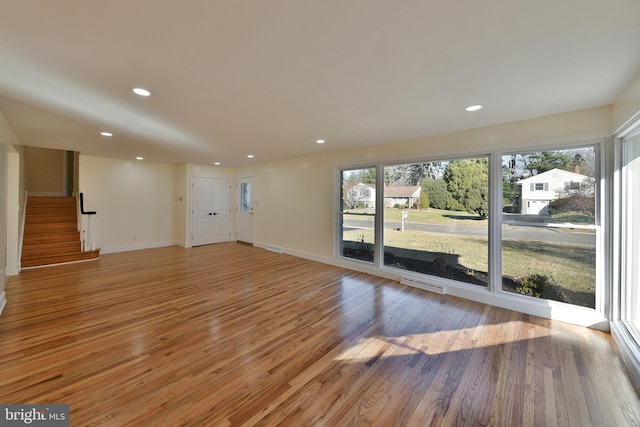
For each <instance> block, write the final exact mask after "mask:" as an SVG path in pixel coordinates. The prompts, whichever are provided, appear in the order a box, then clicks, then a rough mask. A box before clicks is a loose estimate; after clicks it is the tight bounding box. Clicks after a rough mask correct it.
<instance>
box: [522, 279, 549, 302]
mask: <svg viewBox="0 0 640 427" xmlns="http://www.w3.org/2000/svg"><path fill="white" fill-rule="evenodd" d="M519 282H520V286H518V287H517V288H516V292H517V293H519V294H522V295H527V296H530V297H536V298H541V297H542V295H543V294H544V290H545V287H547V285H549V284H550V283H551V280H550V279H549V278H548V277H547V276H545V275H544V274H530V275H528V276H525V277H523V278H521V279H520V280H519Z"/></svg>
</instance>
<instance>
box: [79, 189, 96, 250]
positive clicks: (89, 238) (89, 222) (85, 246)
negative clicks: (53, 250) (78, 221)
mask: <svg viewBox="0 0 640 427" xmlns="http://www.w3.org/2000/svg"><path fill="white" fill-rule="evenodd" d="M80 213H81V214H82V218H83V219H84V218H85V217H86V221H84V220H83V227H82V250H83V251H93V250H95V249H96V241H95V238H94V237H93V233H94V231H93V229H94V228H95V216H96V211H85V210H84V193H80Z"/></svg>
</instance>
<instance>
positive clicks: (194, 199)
mask: <svg viewBox="0 0 640 427" xmlns="http://www.w3.org/2000/svg"><path fill="white" fill-rule="evenodd" d="M209 243H213V181H212V180H211V179H210V178H198V177H193V179H192V180H191V245H192V246H198V245H208V244H209Z"/></svg>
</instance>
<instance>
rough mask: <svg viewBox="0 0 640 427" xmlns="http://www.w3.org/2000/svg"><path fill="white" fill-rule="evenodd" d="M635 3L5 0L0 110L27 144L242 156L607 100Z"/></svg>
mask: <svg viewBox="0 0 640 427" xmlns="http://www.w3.org/2000/svg"><path fill="white" fill-rule="evenodd" d="M639 18H640V1H639V0H606V1H605V0H535V1H531V0H484V1H480V0H450V1H436V0H395V1H391V0H270V1H265V0H244V1H233V0H227V1H219V0H184V1H180V2H179V1H177V0H173V1H172V0H108V1H101V2H98V1H87V0H55V1H51V0H39V1H36V0H21V1H18V0H0V112H2V114H3V115H4V116H5V118H6V119H7V121H8V122H9V125H10V127H11V128H12V129H13V131H14V133H15V134H16V135H17V136H18V138H19V139H20V141H21V143H22V144H23V145H33V146H39V147H50V148H60V149H69V150H76V151H81V152H83V153H85V154H90V155H100V156H109V157H120V158H133V157H134V156H136V155H141V156H144V157H145V159H148V160H152V161H165V162H193V163H212V162H214V161H220V162H221V163H222V165H224V166H231V167H235V166H242V165H246V164H248V163H251V162H264V161H270V160H275V159H282V158H289V157H294V156H299V155H303V154H308V153H317V152H321V151H326V150H336V149H345V148H350V147H357V146H361V145H370V144H378V143H383V142H388V141H395V140H400V139H405V138H412V137H418V136H426V135H433V134H439V133H445V132H451V131H455V130H461V129H468V128H473V127H479V126H484V125H489V124H495V123H503V122H509V121H514V120H520V119H526V118H531V117H538V116H543V115H549V114H555V113H560V112H565V111H573V110H579V109H583V108H590V107H596V106H601V105H607V104H610V103H611V102H613V101H614V99H615V98H616V97H617V95H618V94H619V93H620V92H621V91H622V90H623V89H624V87H625V86H626V85H627V84H628V83H629V81H630V80H631V79H632V78H633V76H634V75H635V74H636V73H637V72H638V71H640V19H639ZM134 86H142V87H145V88H148V89H150V90H151V91H152V92H153V95H152V96H151V97H149V98H141V97H137V96H135V95H133V94H132V93H131V92H130V89H131V88H132V87H134ZM475 103H480V104H483V105H484V108H483V109H482V110H480V111H479V112H476V113H467V112H465V111H464V107H466V106H468V105H471V104H475ZM103 130H107V131H110V132H112V133H113V134H114V136H113V137H111V138H106V137H102V136H100V135H99V132H100V131H103ZM318 138H323V139H325V140H326V141H327V142H326V144H324V145H322V146H320V145H317V144H315V140H316V139H318ZM247 154H254V155H255V158H254V159H252V160H250V159H247V158H246V156H247Z"/></svg>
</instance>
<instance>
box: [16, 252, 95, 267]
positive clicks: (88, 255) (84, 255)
mask: <svg viewBox="0 0 640 427" xmlns="http://www.w3.org/2000/svg"><path fill="white" fill-rule="evenodd" d="M99 258H100V249H95V250H92V251H85V252H81V251H80V252H69V253H65V254H57V255H52V256H46V257H38V258H28V259H23V260H22V268H29V267H40V266H46V265H54V264H63V263H67V262H76V261H89V260H97V259H99Z"/></svg>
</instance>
